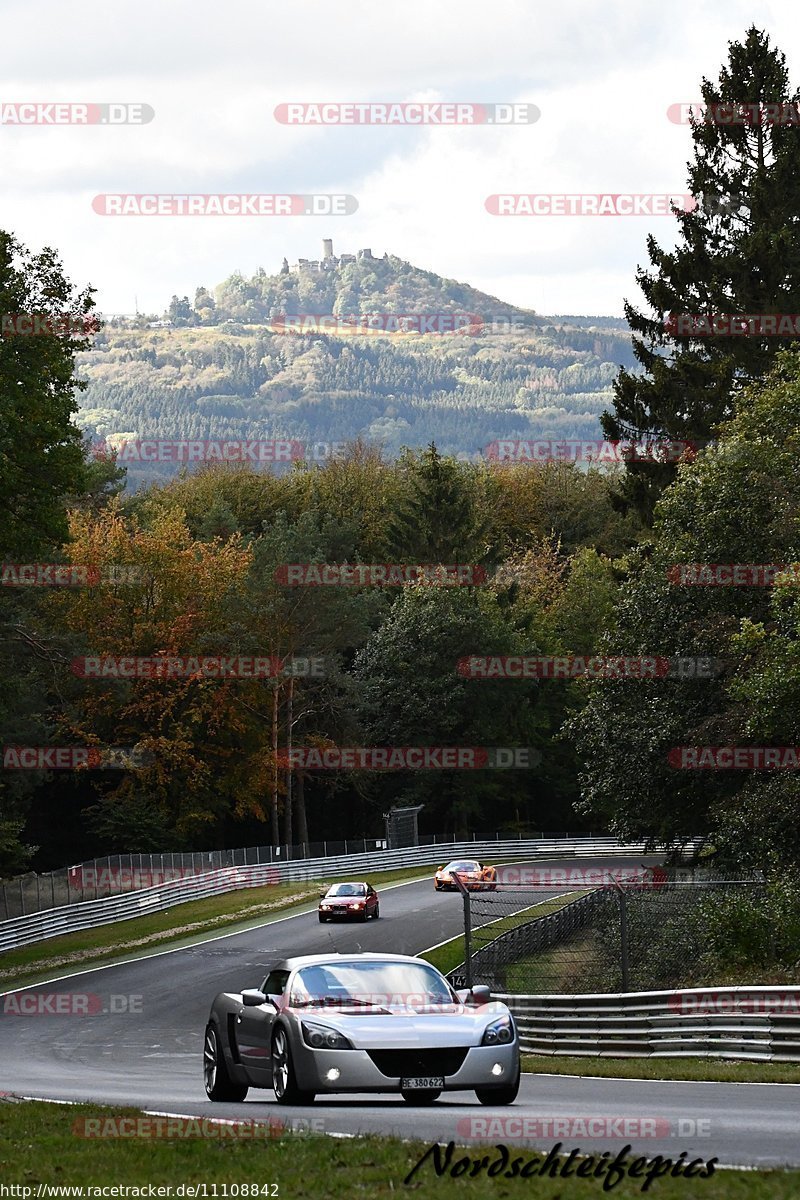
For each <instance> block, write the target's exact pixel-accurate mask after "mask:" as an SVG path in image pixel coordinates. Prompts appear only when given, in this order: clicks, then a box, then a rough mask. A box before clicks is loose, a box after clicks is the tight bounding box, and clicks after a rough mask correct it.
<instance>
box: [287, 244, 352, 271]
mask: <svg viewBox="0 0 800 1200" xmlns="http://www.w3.org/2000/svg"><path fill="white" fill-rule="evenodd" d="M373 257H374V256H373V253H372V251H371V250H359V251H358V253H357V254H341V255H339V256H338V258H337V256H336V255H335V254H334V253H333V238H323V239H322V258H319V259H318V258H298V260H297V262H296V263H294V264H293V265H292V266H291V267H290V266H289V263H288V262H287V260H286V259H285V258H284V260H283V266H282V267H281V275H288V274H289V273H291V274H293V275H296V274H299V273H300V272H301V271H305V272H307V273H309V274H311V275H322V274H324V272H325V271H333V270H335V268H336V267H346V266H347V264H348V263H354V262H358V261H360V260H362V259H371V258H373Z"/></svg>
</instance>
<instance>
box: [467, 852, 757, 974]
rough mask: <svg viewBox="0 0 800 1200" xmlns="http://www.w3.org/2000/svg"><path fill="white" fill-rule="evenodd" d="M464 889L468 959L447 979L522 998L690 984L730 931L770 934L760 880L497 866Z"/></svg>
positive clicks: (717, 965)
mask: <svg viewBox="0 0 800 1200" xmlns="http://www.w3.org/2000/svg"><path fill="white" fill-rule="evenodd" d="M555 876H559V877H563V878H558V879H556V878H555ZM559 883H561V886H560V887H559V886H558V884H559ZM466 884H467V887H466V893H462V894H463V903H464V926H465V931H464V941H465V961H464V962H463V963H462V964H461V965H460V966H459V967H457V968H456V970H455V971H454V972H452V974H451V978H452V979H453V982H455V983H456V985H457V986H461V987H463V986H470V985H471V984H473V983H484V984H488V985H489V986H490V987H491V988H492V990H493V991H497V992H507V993H516V994H522V995H542V994H560V995H568V994H577V993H591V992H627V991H649V990H653V989H659V988H668V987H678V986H684V987H689V986H692V985H693V984H694V983H695V982H696V981H697V982H702V981H703V979H702V977H703V976H704V975H706V974H708V972H709V971H711V972H713V971H715V970H717V971H720V970H724V965H725V964H724V962H723V961H722V958H721V957H720V943H721V942H722V941H725V940H726V933H727V934H730V930H731V928H733V927H734V926H735V927H736V929H737V936H739V938H740V941H743V942H747V941H748V939H749V940H750V941H752V940H753V939H756V938H758V937H761V938H762V940H763V937H764V936H765V937H766V938H767V939H769V938H770V937H771V938H772V939H773V941H774V938H775V934H774V933H770V929H771V928H772V926H771V924H770V922H769V920H764V921H761V920H759V904H760V903H761V902H762V901H763V899H764V897H765V894H766V884H765V883H764V881H763V880H762V879H761V878H759V877H755V876H750V877H747V878H742V877H740V876H739V877H736V878H732V877H725V876H723V875H720V874H714V875H712V874H711V873H709V872H708V871H693V870H692V869H691V868H672V869H669V870H667V869H666V868H662V867H644V866H642V867H636V866H630V867H621V868H619V869H615V870H609V869H608V868H591V867H583V866H576V867H575V868H573V869H569V870H564V871H554V870H553V869H548V868H537V867H529V868H528V867H523V868H512V867H498V868H497V878H496V880H495V881H489V882H486V881H484V882H483V883H482V884H480V885H478V884H475V883H470V882H469V881H466ZM564 884H566V887H565V886H564ZM490 889H494V890H490ZM762 915H763V914H762ZM726 921H727V922H728V925H727V926H726ZM744 949H745V950H746V949H747V948H746V946H745V947H744ZM761 954H762V958H763V961H764V962H765V963H770V962H774V961H776V960H777V958H778V957H779V955H778V953H777V947H776V946H775V945H772V946H770V945H768V944H766V945H762V946H761Z"/></svg>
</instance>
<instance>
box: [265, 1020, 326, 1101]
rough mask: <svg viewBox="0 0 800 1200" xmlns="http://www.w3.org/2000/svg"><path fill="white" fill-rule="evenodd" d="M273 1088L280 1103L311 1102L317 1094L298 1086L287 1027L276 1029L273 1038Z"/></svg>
mask: <svg viewBox="0 0 800 1200" xmlns="http://www.w3.org/2000/svg"><path fill="white" fill-rule="evenodd" d="M272 1090H273V1091H274V1092H275V1099H276V1100H277V1101H278V1104H311V1103H312V1101H313V1100H314V1097H315V1096H316V1092H307V1091H304V1090H303V1088H300V1087H298V1086H297V1078H296V1076H295V1073H294V1064H293V1062H292V1052H291V1050H290V1049H289V1039H288V1037H287V1036H286V1030H285V1029H276V1030H275V1034H274V1036H273V1038H272Z"/></svg>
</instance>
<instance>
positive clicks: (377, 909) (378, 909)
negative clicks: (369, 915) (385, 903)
mask: <svg viewBox="0 0 800 1200" xmlns="http://www.w3.org/2000/svg"><path fill="white" fill-rule="evenodd" d="M380 915H381V906H380V904H376V905H375V920H376V921H377V919H378V917H379V916H380Z"/></svg>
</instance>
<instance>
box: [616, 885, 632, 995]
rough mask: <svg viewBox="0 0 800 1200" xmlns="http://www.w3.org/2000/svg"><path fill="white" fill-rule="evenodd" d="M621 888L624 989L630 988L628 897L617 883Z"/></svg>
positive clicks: (620, 932) (619, 888) (620, 953)
mask: <svg viewBox="0 0 800 1200" xmlns="http://www.w3.org/2000/svg"><path fill="white" fill-rule="evenodd" d="M617 888H618V890H619V959H620V968H621V970H622V990H623V992H627V991H628V990H629V987H628V984H629V980H628V897H627V896H626V895H625V889H624V888H623V887H622V886H621V884H619V883H617Z"/></svg>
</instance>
